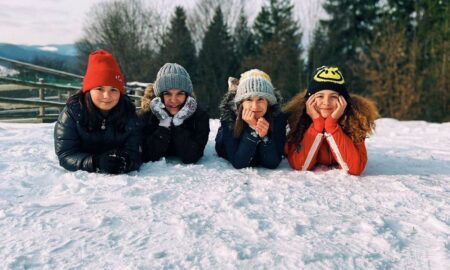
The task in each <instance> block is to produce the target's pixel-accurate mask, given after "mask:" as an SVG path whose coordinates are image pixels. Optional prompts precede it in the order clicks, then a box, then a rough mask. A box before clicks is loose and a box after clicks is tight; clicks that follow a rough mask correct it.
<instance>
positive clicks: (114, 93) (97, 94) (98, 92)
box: [90, 86, 120, 113]
mask: <svg viewBox="0 0 450 270" xmlns="http://www.w3.org/2000/svg"><path fill="white" fill-rule="evenodd" d="M90 94H91V98H92V102H93V103H94V105H95V107H97V108H98V109H100V110H101V111H102V112H104V113H108V112H109V111H110V110H111V109H112V108H114V107H115V106H116V105H117V103H119V99H120V91H119V90H118V89H117V88H114V87H112V86H100V87H96V88H93V89H91V91H90Z"/></svg>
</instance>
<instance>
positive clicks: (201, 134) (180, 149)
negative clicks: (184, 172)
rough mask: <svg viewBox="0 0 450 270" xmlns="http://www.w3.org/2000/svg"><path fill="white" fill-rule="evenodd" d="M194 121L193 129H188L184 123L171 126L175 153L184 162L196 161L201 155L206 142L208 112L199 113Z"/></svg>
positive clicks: (207, 135)
mask: <svg viewBox="0 0 450 270" xmlns="http://www.w3.org/2000/svg"><path fill="white" fill-rule="evenodd" d="M195 121H196V123H195V130H189V129H187V128H186V126H185V125H180V126H178V127H175V126H173V127H172V136H173V138H174V145H175V152H176V155H177V156H178V157H180V158H181V162H183V163H185V164H189V163H196V162H197V161H198V160H199V159H200V158H201V157H202V156H203V153H204V150H205V146H206V143H207V142H208V137H209V116H208V114H207V113H206V112H202V113H199V114H198V117H197V119H195Z"/></svg>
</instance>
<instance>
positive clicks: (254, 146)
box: [215, 91, 287, 169]
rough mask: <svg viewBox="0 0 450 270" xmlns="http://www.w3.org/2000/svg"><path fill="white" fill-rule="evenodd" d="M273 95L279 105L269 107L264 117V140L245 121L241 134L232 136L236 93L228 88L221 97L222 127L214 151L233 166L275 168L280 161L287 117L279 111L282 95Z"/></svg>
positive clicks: (237, 167) (238, 167) (234, 122)
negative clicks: (268, 126)
mask: <svg viewBox="0 0 450 270" xmlns="http://www.w3.org/2000/svg"><path fill="white" fill-rule="evenodd" d="M275 94H276V95H275V96H276V97H277V101H278V104H276V105H272V106H270V107H269V108H268V112H267V113H266V115H265V116H264V117H265V118H266V120H268V121H269V123H270V129H269V133H268V135H267V136H266V137H265V138H264V140H263V139H261V138H260V137H259V136H258V135H257V134H256V133H255V132H254V130H253V129H251V128H250V127H249V126H248V125H247V123H245V122H244V127H243V130H242V133H241V135H240V137H238V138H235V137H234V127H235V124H236V117H237V116H236V106H235V104H234V97H235V95H236V92H234V91H229V92H227V93H226V94H225V96H224V98H223V99H222V102H221V104H220V112H221V113H220V114H221V115H220V124H221V126H220V128H219V130H218V132H217V136H216V146H215V148H216V152H217V154H218V155H219V156H220V157H222V158H224V159H226V160H228V161H230V162H231V164H232V165H233V167H235V168H236V169H241V168H245V167H255V166H262V167H265V168H269V169H275V168H276V167H278V165H279V164H280V162H281V160H282V158H283V147H284V143H285V140H286V123H287V122H286V121H287V119H286V115H285V114H284V113H282V112H281V110H280V106H279V104H280V103H281V96H280V95H279V93H278V92H275ZM267 114H270V115H267Z"/></svg>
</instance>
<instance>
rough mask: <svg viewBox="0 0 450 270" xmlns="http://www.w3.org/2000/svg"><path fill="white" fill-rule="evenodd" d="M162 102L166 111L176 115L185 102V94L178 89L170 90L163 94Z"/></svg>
mask: <svg viewBox="0 0 450 270" xmlns="http://www.w3.org/2000/svg"><path fill="white" fill-rule="evenodd" d="M163 99H164V100H163V101H164V105H165V106H166V109H167V111H168V112H169V113H170V114H171V115H175V114H177V112H179V111H180V110H181V107H183V104H184V102H185V101H186V93H185V92H184V91H181V90H179V89H170V90H168V91H165V92H164V93H163Z"/></svg>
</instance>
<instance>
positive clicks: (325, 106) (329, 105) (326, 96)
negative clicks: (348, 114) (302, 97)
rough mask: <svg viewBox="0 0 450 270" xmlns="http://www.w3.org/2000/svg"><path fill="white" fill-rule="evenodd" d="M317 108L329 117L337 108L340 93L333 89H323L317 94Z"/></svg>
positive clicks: (315, 96)
mask: <svg viewBox="0 0 450 270" xmlns="http://www.w3.org/2000/svg"><path fill="white" fill-rule="evenodd" d="M314 98H315V103H316V110H317V111H318V112H319V113H320V115H321V116H322V117H323V118H327V117H328V116H329V115H331V114H332V113H333V112H334V111H335V110H336V108H337V103H338V100H339V93H338V92H336V91H333V90H321V91H318V92H317V93H316V94H315V95H314Z"/></svg>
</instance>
